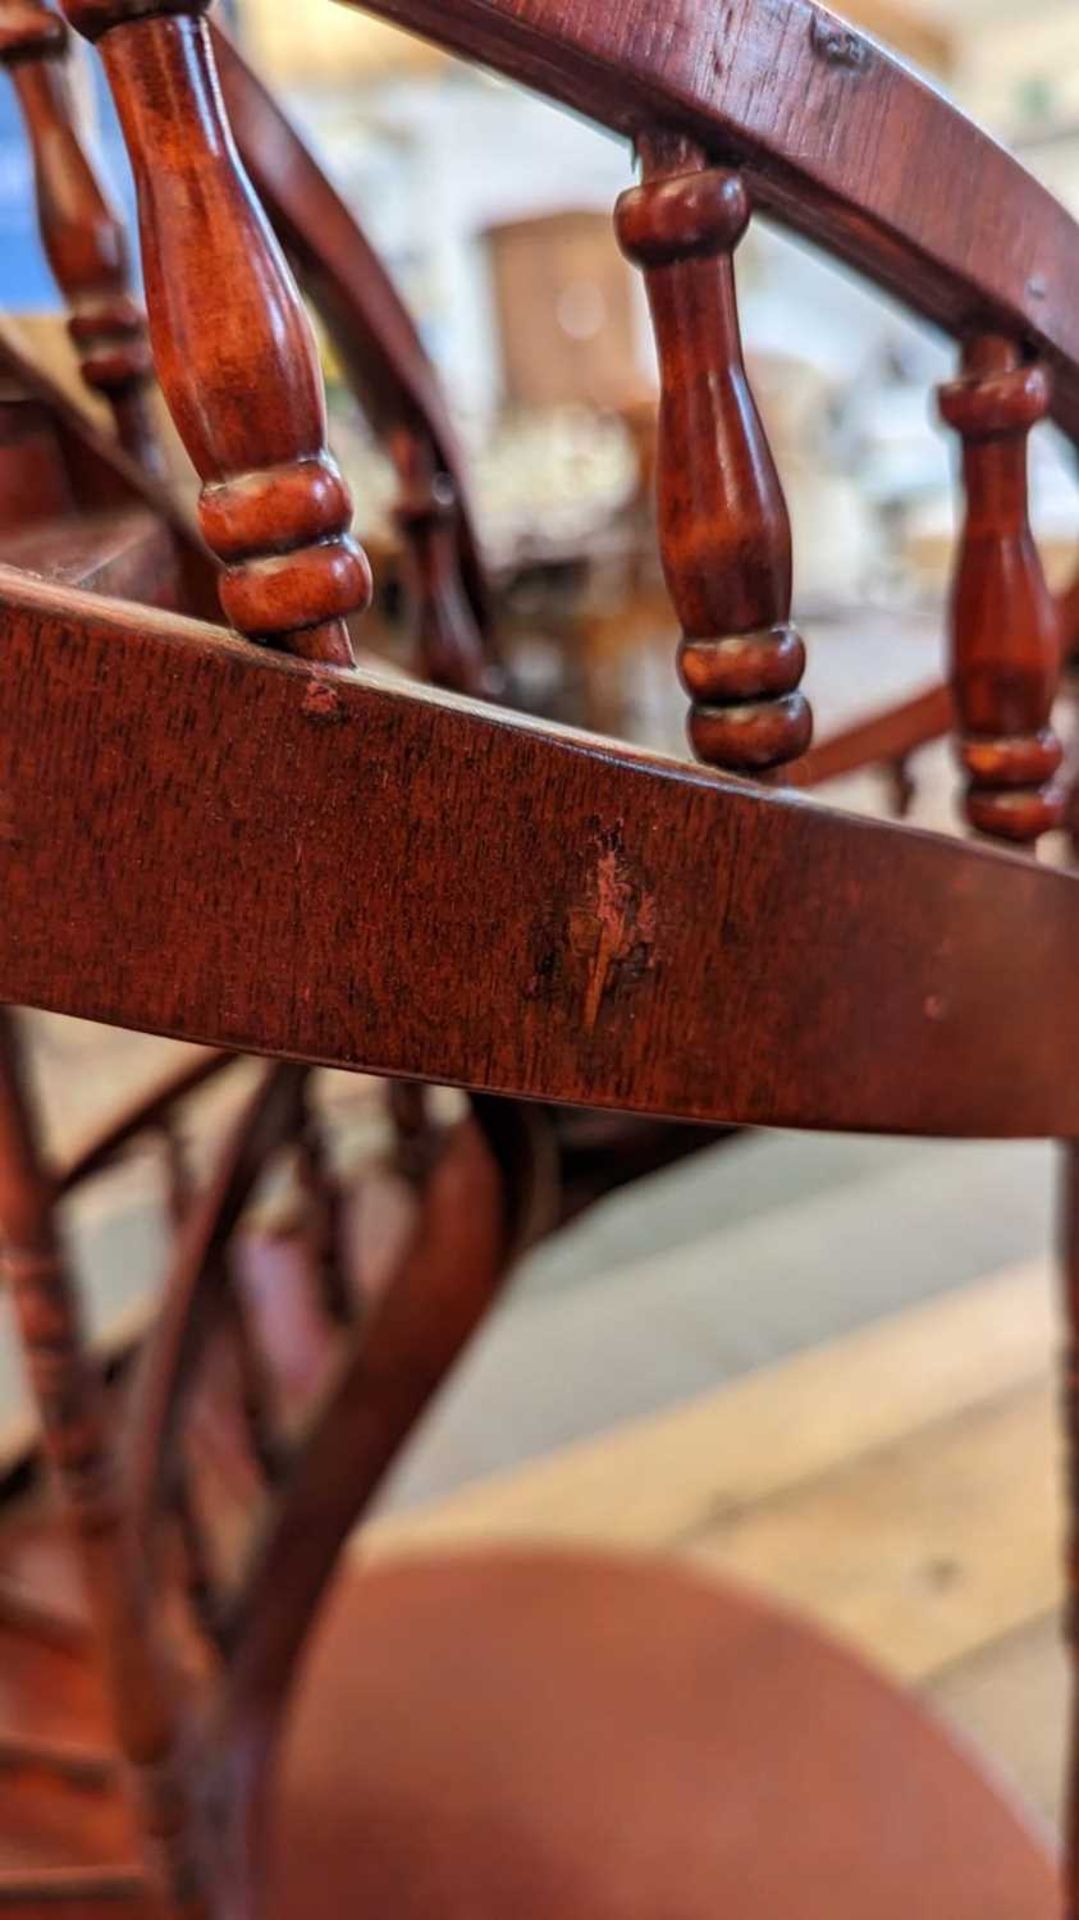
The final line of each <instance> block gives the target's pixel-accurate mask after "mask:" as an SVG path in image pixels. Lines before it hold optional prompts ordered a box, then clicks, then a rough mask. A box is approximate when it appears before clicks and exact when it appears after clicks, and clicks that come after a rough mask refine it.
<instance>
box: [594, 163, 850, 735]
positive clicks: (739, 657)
mask: <svg viewBox="0 0 1079 1920" xmlns="http://www.w3.org/2000/svg"><path fill="white" fill-rule="evenodd" d="M639 150H640V154H641V161H642V168H643V172H644V180H643V182H642V184H641V186H639V187H636V188H634V189H632V190H631V191H630V192H628V193H625V194H623V196H622V198H621V200H620V202H619V205H618V209H617V216H616V217H617V223H618V236H619V239H620V241H621V244H622V248H623V251H624V252H625V253H626V255H627V256H628V258H629V259H631V260H633V261H635V262H636V264H637V265H638V266H640V267H642V268H643V269H644V275H645V280H646V282H647V286H648V298H649V302H650V305H651V309H652V321H653V325H654V327H655V333H656V344H657V347H658V350H659V364H660V386H661V397H660V408H659V444H658V459H657V486H658V495H659V534H660V550H661V552H662V556H663V568H664V573H665V576H666V580H667V585H668V588H669V590H670V595H671V599H672V601H673V603H674V609H675V612H676V613H677V615H678V618H679V620H680V622H681V625H682V632H683V636H684V637H683V641H682V646H681V649H680V652H679V671H680V673H681V676H682V681H683V684H684V685H685V687H686V689H687V691H688V693H689V694H690V697H691V699H692V702H693V705H692V708H691V711H690V717H689V737H690V741H691V743H692V745H693V748H694V751H695V752H696V754H697V755H698V757H699V758H700V759H702V760H704V761H706V762H707V763H708V765H710V766H717V767H725V768H727V769H728V771H730V772H732V773H753V772H763V771H765V770H766V769H767V768H769V767H772V766H775V765H777V764H779V763H781V762H783V761H786V760H794V759H796V758H797V757H798V755H799V754H801V753H803V752H804V751H805V749H806V748H807V747H808V745H809V741H810V735H811V732H812V719H811V715H810V711H809V707H808V704H807V702H806V699H805V696H804V695H803V694H802V693H800V692H799V690H798V689H799V684H800V682H801V678H802V674H803V672H804V669H805V648H804V646H803V645H802V641H801V638H800V636H799V635H798V633H797V632H796V631H795V629H794V628H793V627H792V626H791V624H790V611H791V530H790V520H789V518H788V514H787V505H786V501H785V500H784V498H783V490H782V487H781V486H780V482H779V475H778V474H777V472H776V469H775V463H774V461H773V459H772V454H771V449H770V447H769V445H768V441H767V438H766V436H765V432H764V426H763V423H762V421H761V418H760V415H759V413H758V411H757V407H756V403H755V401H754V399H753V395H752V392H751V391H750V387H749V382H748V380H747V378H746V369H745V362H744V360H743V357H742V343H741V335H740V331H739V325H738V308H737V297H736V294H735V285H734V269H733V265H732V255H733V253H734V249H735V247H736V246H737V244H738V242H739V240H740V239H741V238H742V235H743V234H744V232H745V230H746V227H747V226H748V224H749V215H750V206H749V197H748V195H747V192H746V189H745V186H744V184H743V182H742V180H741V178H740V176H739V175H738V174H737V173H732V172H729V171H727V170H726V169H724V168H721V167H709V165H708V159H707V155H705V154H704V153H703V152H701V151H700V149H699V148H697V147H695V146H694V145H693V144H692V143H690V142H687V141H684V140H672V139H660V138H658V137H657V136H655V135H648V136H647V137H646V138H642V140H641V141H640V142H639Z"/></svg>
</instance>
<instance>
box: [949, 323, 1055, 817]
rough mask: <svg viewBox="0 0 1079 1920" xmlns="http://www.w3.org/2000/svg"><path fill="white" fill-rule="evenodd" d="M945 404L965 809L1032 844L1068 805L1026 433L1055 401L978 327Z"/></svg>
mask: <svg viewBox="0 0 1079 1920" xmlns="http://www.w3.org/2000/svg"><path fill="white" fill-rule="evenodd" d="M940 410H941V414H942V416H943V418H944V420H945V421H946V422H947V424H948V425H949V426H950V427H953V428H954V429H955V431H956V432H957V433H958V434H959V435H960V436H961V438H962V442H963V485H964V493H965V498H966V515H965V518H964V521H963V527H962V531H961V534H960V539H959V553H958V560H957V565H956V573H955V583H954V586H953V589H952V607H951V624H952V658H953V679H954V685H955V697H956V706H957V709H958V718H959V722H960V728H961V739H960V758H961V760H962V764H963V767H964V769H965V771H966V775H967V792H966V812H967V818H968V820H969V821H970V823H971V825H972V826H973V827H976V828H977V829H978V830H979V831H980V832H982V833H987V834H990V835H992V836H993V837H994V838H996V839H1001V840H1015V841H1018V842H1020V843H1023V844H1031V843H1033V842H1035V841H1037V839H1038V838H1039V836H1040V835H1041V834H1043V833H1045V832H1046V831H1047V830H1048V829H1049V828H1051V827H1057V826H1059V825H1060V823H1061V820H1062V818H1063V815H1064V790H1063V787H1062V785H1061V784H1060V783H1059V782H1058V780H1057V778H1056V776H1057V774H1058V772H1059V770H1060V764H1061V761H1062V759H1063V757H1064V756H1063V749H1062V748H1061V745H1060V741H1059V740H1058V739H1057V736H1056V734H1055V733H1054V731H1053V723H1052V722H1053V704H1054V701H1055V699H1056V695H1057V692H1058V689H1059V686H1060V669H1061V631H1060V615H1059V611H1058V608H1057V604H1056V602H1055V600H1054V599H1053V596H1052V594H1051V593H1050V591H1049V588H1048V586H1047V584H1046V579H1045V574H1044V572H1043V570H1042V564H1041V558H1040V555H1039V553H1038V549H1037V546H1036V545H1035V541H1034V536H1033V534H1032V532H1031V529H1030V516H1029V509H1028V500H1027V491H1028V490H1027V442H1028V439H1029V436H1030V432H1031V428H1032V427H1034V426H1036V425H1037V423H1038V422H1039V421H1040V420H1043V419H1044V418H1045V416H1046V414H1047V413H1048V410H1049V382H1048V379H1047V377H1046V374H1045V371H1044V369H1043V368H1042V367H1039V366H1024V365H1023V363H1022V359H1021V356H1020V353H1019V350H1018V348H1017V347H1016V346H1015V345H1014V344H1013V343H1012V342H1011V341H1009V340H1004V339H1001V338H999V337H997V336H994V335H992V334H989V335H986V334H978V335H975V336H973V337H972V338H971V339H970V340H969V341H968V342H967V345H966V347H965V348H964V352H963V371H962V374H961V377H960V378H959V379H958V380H956V381H954V382H953V383H952V384H951V385H949V386H946V387H944V388H942V389H941V393H940Z"/></svg>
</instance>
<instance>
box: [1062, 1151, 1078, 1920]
mask: <svg viewBox="0 0 1079 1920" xmlns="http://www.w3.org/2000/svg"><path fill="white" fill-rule="evenodd" d="M1061 1152H1062V1163H1063V1164H1062V1169H1061V1173H1062V1178H1061V1219H1060V1256H1061V1258H1060V1264H1061V1272H1062V1277H1063V1285H1064V1313H1065V1333H1064V1355H1063V1368H1062V1382H1061V1387H1062V1409H1063V1415H1064V1429H1065V1436H1066V1443H1067V1497H1068V1519H1067V1527H1068V1535H1067V1546H1066V1568H1067V1597H1066V1600H1065V1634H1066V1637H1067V1642H1068V1647H1069V1651H1070V1655H1071V1703H1070V1708H1069V1716H1068V1758H1067V1777H1066V1782H1065V1796H1064V1817H1063V1828H1064V1913H1065V1920H1079V1142H1071V1141H1067V1142H1065V1143H1064V1145H1063V1147H1062V1150H1061Z"/></svg>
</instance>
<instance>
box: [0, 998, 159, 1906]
mask: <svg viewBox="0 0 1079 1920" xmlns="http://www.w3.org/2000/svg"><path fill="white" fill-rule="evenodd" d="M17 1021H18V1017H17V1015H15V1014H14V1013H13V1012H12V1010H11V1009H10V1008H8V1007H0V1285H2V1284H3V1283H4V1282H6V1284H7V1287H8V1288H9V1290H10V1295H11V1301H12V1306H13V1309H14V1315H13V1318H14V1327H15V1331H16V1335H17V1338H18V1340H19V1345H20V1348H21V1351H22V1356H23V1359H24V1362H25V1366H26V1374H27V1380H28V1383H29V1386H30V1389H31V1392H32V1394H33V1397H34V1402H35V1405H36V1408H37V1412H38V1417H39V1420H40V1424H41V1439H42V1446H43V1450H44V1453H45V1455H46V1458H47V1459H48V1462H49V1464H50V1467H51V1469H52V1472H53V1474H54V1476H55V1479H56V1482H57V1485H58V1487H59V1490H60V1493H61V1496H62V1498H63V1500H64V1504H65V1508H66V1512H67V1516H68V1519H69V1521H70V1524H71V1527H72V1531H73V1534H74V1538H75V1542H76V1545H77V1548H78V1551H79V1557H80V1561H81V1565H82V1571H83V1575H84V1579H85V1583H86V1595H87V1600H88V1602H89V1605H90V1610H91V1615H92V1621H93V1628H94V1635H95V1639H96V1642H97V1646H98V1650H99V1652H100V1655H101V1657H102V1660H103V1662H104V1663H105V1666H106V1669H107V1672H108V1676H109V1700H110V1704H111V1707H112V1710H113V1715H114V1719H115V1723H116V1731H117V1734H118V1737H119V1740H120V1744H121V1747H122V1749H123V1751H124V1753H125V1755H126V1757H127V1759H128V1760H129V1761H130V1762H131V1763H132V1764H133V1765H134V1766H137V1767H138V1768H139V1769H140V1782H141V1787H140V1797H141V1801H142V1811H143V1819H144V1834H145V1837H146V1844H147V1849H148V1852H149V1854H150V1856H151V1860H152V1862H153V1866H154V1869H155V1872H156V1873H157V1874H158V1875H159V1876H160V1877H161V1879H162V1881H163V1883H164V1885H165V1886H166V1887H167V1889H168V1891H169V1893H170V1894H172V1895H173V1896H175V1897H176V1898H177V1904H178V1905H182V1904H183V1895H184V1890H185V1889H186V1888H187V1887H188V1886H189V1884H190V1881H191V1878H192V1865H191V1861H190V1859H189V1857H188V1853H187V1848H186V1842H185V1838H184V1819H183V1799H182V1794H181V1789H180V1782H179V1779H178V1778H177V1777H175V1776H174V1775H173V1773H172V1772H171V1768H170V1756H171V1755H172V1754H173V1753H174V1750H175V1741H174V1734H175V1728H174V1717H173V1699H172V1695H171V1691H170V1680H169V1670H168V1668H167V1667H166V1665H165V1664H164V1662H163V1659H162V1656H161V1654H160V1651H159V1648H158V1645H157V1639H156V1629H155V1624H154V1623H153V1622H152V1621H151V1620H150V1619H149V1618H148V1617H147V1614H146V1611H145V1608H144V1606H143V1604H142V1600H141V1596H140V1593H139V1591H138V1589H137V1587H136V1585H135V1584H134V1583H133V1582H132V1580H131V1579H130V1578H129V1569H128V1566H127V1563H126V1558H125V1555H124V1552H123V1546H122V1522H121V1491H120V1479H119V1470H118V1467H117V1464H116V1461H115V1458H114V1450H113V1447H112V1444H111V1439H110V1433H109V1421H108V1415H107V1410H106V1405H105V1395H104V1383H103V1381H102V1379H101V1377H100V1374H99V1371H98V1368H97V1365H96V1363H95V1361H94V1359H93V1356H92V1353H91V1350H90V1347H89V1344H88V1341H87V1337H86V1334H85V1330H84V1328H83V1325H82V1316H81V1313H80V1307H79V1294H78V1288H77V1285H76V1282H75V1278H74V1276H73V1274H72V1272H71V1269H70V1266H69V1264H68V1260H67V1257H66V1253H65V1249H64V1246H63V1243H62V1241H61V1239H60V1237H59V1234H58V1232H57V1227H56V1205H55V1202H56V1194H55V1187H54V1183H53V1180H52V1177H51V1175H50V1172H49V1170H48V1168H47V1167H46V1166H45V1165H44V1164H43V1162H42V1159H41V1155H40V1150H39V1146H38V1141H39V1136H40V1127H39V1125H38V1123H37V1116H36V1113H35V1110H34V1102H33V1096H32V1091H31V1086H30V1079H29V1074H28V1071H27V1064H26V1061H25V1058H24V1050H23V1045H22V1037H21V1034H20V1031H19V1027H18V1023H17Z"/></svg>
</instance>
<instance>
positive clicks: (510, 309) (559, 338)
mask: <svg viewBox="0 0 1079 1920" xmlns="http://www.w3.org/2000/svg"><path fill="white" fill-rule="evenodd" d="M485 238H486V241H487V246H488V250H489V258H490V263H491V277H492V282H493V286H494V294H495V302H496V308H497V314H498V327H499V336H500V341H501V349H502V368H503V380H504V388H503V397H504V399H505V401H506V403H507V404H508V405H510V406H521V407H554V406H561V405H564V404H566V403H567V402H573V401H580V402H583V403H587V404H589V405H592V406H597V407H613V408H621V407H622V406H624V405H625V404H626V403H627V402H629V401H631V400H632V399H634V398H635V397H637V396H639V394H640V392H641V389H642V386H645V385H646V384H647V374H646V368H647V364H648V363H647V360H646V358H645V357H644V354H643V351H642V346H641V339H642V329H641V326H640V323H639V320H638V309H637V298H638V296H637V292H636V288H635V286H634V283H633V279H632V276H631V274H630V272H629V269H628V268H627V266H626V263H625V261H624V260H623V259H622V256H621V254H620V253H619V251H618V246H617V243H616V241H615V238H614V231H613V228H612V225H611V219H610V215H609V214H608V213H600V212H591V211H588V210H585V209H577V210H572V211H565V212H559V213H551V214H544V215H540V216H539V217H537V218H533V219H528V220H515V221H511V222H509V223H508V224H505V225H500V226H496V227H490V228H488V230H487V233H486V235H485Z"/></svg>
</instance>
